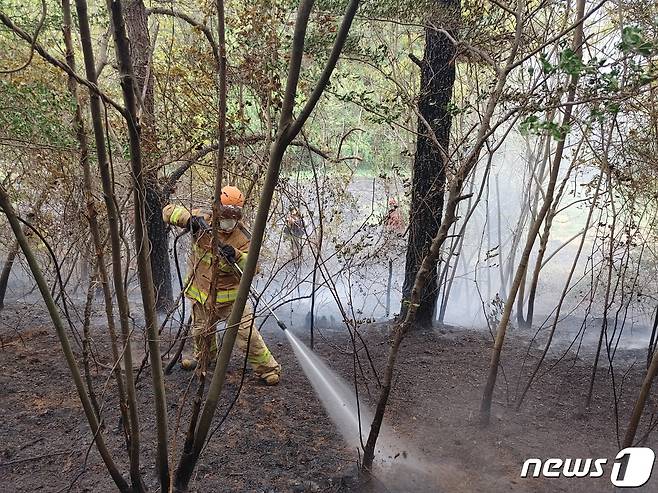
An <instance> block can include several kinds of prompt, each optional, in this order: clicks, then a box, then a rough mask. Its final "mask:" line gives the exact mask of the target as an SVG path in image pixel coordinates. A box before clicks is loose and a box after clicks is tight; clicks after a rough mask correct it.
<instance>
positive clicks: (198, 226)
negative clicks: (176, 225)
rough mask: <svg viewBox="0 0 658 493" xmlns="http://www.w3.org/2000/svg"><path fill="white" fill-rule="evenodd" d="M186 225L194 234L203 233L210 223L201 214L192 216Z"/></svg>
mask: <svg viewBox="0 0 658 493" xmlns="http://www.w3.org/2000/svg"><path fill="white" fill-rule="evenodd" d="M187 227H188V229H189V230H190V231H191V232H192V234H194V235H195V234H197V233H199V232H201V233H203V232H204V231H206V230H208V229H210V225H209V224H208V223H207V222H206V220H205V219H204V218H203V217H201V216H192V217H191V218H190V222H189V223H188V225H187Z"/></svg>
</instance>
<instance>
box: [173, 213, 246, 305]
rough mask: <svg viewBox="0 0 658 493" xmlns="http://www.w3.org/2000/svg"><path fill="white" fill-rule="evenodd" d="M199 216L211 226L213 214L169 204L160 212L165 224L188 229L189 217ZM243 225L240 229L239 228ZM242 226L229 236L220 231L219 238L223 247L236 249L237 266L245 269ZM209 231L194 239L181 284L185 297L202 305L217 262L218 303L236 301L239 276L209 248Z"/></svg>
mask: <svg viewBox="0 0 658 493" xmlns="http://www.w3.org/2000/svg"><path fill="white" fill-rule="evenodd" d="M193 215H194V216H202V217H203V218H204V219H205V220H206V222H207V223H208V224H211V225H212V213H211V212H210V211H207V210H203V209H192V210H191V211H190V210H189V209H187V208H186V207H183V206H180V205H174V204H169V205H167V206H165V208H164V209H162V219H164V222H165V223H167V224H172V225H174V226H178V227H179V228H187V227H188V224H189V221H190V218H191V217H192V216H193ZM240 226H242V227H240ZM243 229H244V226H243V225H241V224H239V225H238V226H236V227H235V229H234V230H233V231H231V232H230V233H223V232H221V231H220V232H219V239H220V241H221V242H222V243H224V244H226V245H231V246H232V247H233V248H235V257H236V261H237V264H238V265H239V266H240V268H241V269H243V270H244V267H245V264H246V263H247V251H248V250H249V238H248V237H247V235H246V234H245V233H244V232H243ZM211 243H212V232H210V231H207V232H204V233H198V234H197V235H195V236H194V237H193V240H192V249H191V252H190V259H189V263H188V269H187V276H186V279H185V281H184V285H185V286H186V287H185V296H186V297H187V298H190V299H191V300H194V301H197V302H199V303H202V304H205V303H206V301H207V300H208V293H209V292H210V280H211V279H212V266H213V263H214V262H215V261H216V260H218V261H219V278H218V279H217V303H231V302H233V301H234V300H235V297H236V295H237V293H238V285H239V284H240V274H239V273H238V272H236V270H235V269H234V268H233V267H232V266H231V265H229V264H228V262H227V261H226V260H225V259H224V258H223V257H222V256H221V254H218V255H214V254H213V253H212V248H211Z"/></svg>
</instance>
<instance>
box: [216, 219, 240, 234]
mask: <svg viewBox="0 0 658 493" xmlns="http://www.w3.org/2000/svg"><path fill="white" fill-rule="evenodd" d="M237 224H238V221H237V219H220V220H219V229H221V230H222V231H227V232H228V231H233V230H234V229H235V226H236V225H237Z"/></svg>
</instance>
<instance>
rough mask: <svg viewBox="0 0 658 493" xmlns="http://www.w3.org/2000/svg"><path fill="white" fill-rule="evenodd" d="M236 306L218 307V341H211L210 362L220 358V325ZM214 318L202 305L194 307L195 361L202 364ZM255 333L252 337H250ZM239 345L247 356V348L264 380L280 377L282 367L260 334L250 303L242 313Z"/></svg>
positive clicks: (237, 338)
mask: <svg viewBox="0 0 658 493" xmlns="http://www.w3.org/2000/svg"><path fill="white" fill-rule="evenodd" d="M232 306H233V303H222V304H218V305H217V306H216V315H215V320H213V322H212V329H211V331H212V334H213V335H214V337H211V338H210V361H214V360H215V358H216V357H217V335H218V334H217V324H218V323H219V322H225V321H226V320H227V319H228V316H229V315H230V314H231V308H232ZM209 317H210V309H209V307H206V306H205V305H202V304H201V303H194V304H193V305H192V336H193V337H194V359H195V360H197V361H199V357H200V352H201V338H202V335H203V333H204V330H206V327H207V326H208V319H209ZM250 332H251V336H250V335H249V333H250ZM236 343H237V345H238V347H239V348H240V350H241V351H243V352H246V351H247V346H248V347H249V353H248V355H247V361H249V364H251V367H252V368H253V369H254V373H256V375H258V376H259V377H260V378H266V377H268V376H269V375H272V374H277V375H278V374H279V373H280V372H281V366H280V365H279V364H278V363H277V362H276V360H275V359H274V357H273V356H272V353H270V350H269V349H268V348H267V346H266V345H265V341H263V338H262V336H261V335H260V332H258V329H257V328H256V324H255V323H254V314H253V311H252V309H251V307H250V306H249V303H247V304H246V305H245V307H244V311H243V312H242V318H241V319H240V324H239V326H238V334H237V337H236Z"/></svg>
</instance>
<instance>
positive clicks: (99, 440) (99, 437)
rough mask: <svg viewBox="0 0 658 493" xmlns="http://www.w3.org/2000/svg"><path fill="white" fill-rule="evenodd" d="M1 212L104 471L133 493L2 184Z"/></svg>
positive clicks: (0, 185)
mask: <svg viewBox="0 0 658 493" xmlns="http://www.w3.org/2000/svg"><path fill="white" fill-rule="evenodd" d="M0 208H2V211H3V212H4V213H5V215H6V216H7V219H8V220H9V224H10V225H11V229H12V230H13V231H14V235H15V236H16V240H17V241H18V243H19V244H20V247H21V249H22V250H23V254H24V255H25V259H26V260H27V263H28V265H29V266H30V270H31V271H32V275H33V276H34V280H35V281H36V283H37V286H38V287H39V291H40V292H41V296H42V297H43V301H44V303H45V304H46V307H47V308H48V313H49V314H50V318H51V320H52V322H53V326H54V327H55V332H56V333H57V338H58V339H59V342H60V345H61V347H62V353H63V354H64V358H65V360H66V364H67V366H68V368H69V372H70V374H71V377H72V379H73V383H74V384H75V389H76V391H77V393H78V397H79V398H80V402H81V403H82V408H83V410H84V413H85V416H86V417H87V422H88V423H89V427H90V428H91V432H92V435H93V437H94V441H95V443H96V448H97V449H98V452H99V454H100V456H101V458H102V459H103V462H104V463H105V467H107V470H108V471H109V473H110V475H111V476H112V479H113V480H114V484H115V485H116V486H117V489H118V490H119V491H120V492H121V493H131V492H132V489H131V488H130V487H129V486H128V483H126V480H125V479H124V478H123V476H122V475H121V472H120V471H119V469H118V468H117V466H116V464H115V463H114V460H113V459H112V454H111V452H110V450H109V449H108V448H107V445H106V444H105V439H104V438H103V433H102V430H101V428H100V424H99V422H98V419H97V418H96V414H95V412H94V407H93V405H92V403H91V401H90V400H89V396H88V395H87V392H86V390H85V386H84V383H83V380H82V376H81V375H80V369H79V368H78V364H77V363H76V360H75V355H74V354H73V351H72V349H71V344H70V342H69V339H68V336H67V335H66V328H65V327H64V322H63V321H62V317H61V315H60V313H59V309H58V308H57V305H56V304H55V300H54V299H53V297H52V295H51V294H50V290H49V288H48V282H47V281H46V279H45V277H44V276H43V273H42V272H41V269H40V267H39V263H38V262H37V259H36V256H35V255H34V253H33V252H32V249H31V248H30V245H29V244H28V241H27V238H26V237H25V234H24V233H23V228H22V226H21V224H20V222H19V221H18V217H17V215H16V211H14V208H13V207H12V205H11V202H10V201H9V196H8V195H7V191H6V190H5V189H4V187H3V186H2V184H0Z"/></svg>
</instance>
